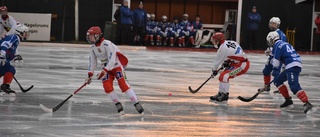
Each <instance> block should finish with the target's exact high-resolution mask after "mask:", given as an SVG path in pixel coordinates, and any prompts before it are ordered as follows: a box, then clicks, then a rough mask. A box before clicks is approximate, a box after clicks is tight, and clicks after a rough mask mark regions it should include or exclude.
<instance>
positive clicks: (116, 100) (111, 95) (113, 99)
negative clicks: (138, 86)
mask: <svg viewBox="0 0 320 137" xmlns="http://www.w3.org/2000/svg"><path fill="white" fill-rule="evenodd" d="M108 96H109V97H110V99H111V100H112V101H113V102H114V103H118V102H119V97H118V95H117V93H116V92H114V91H111V92H110V93H108Z"/></svg>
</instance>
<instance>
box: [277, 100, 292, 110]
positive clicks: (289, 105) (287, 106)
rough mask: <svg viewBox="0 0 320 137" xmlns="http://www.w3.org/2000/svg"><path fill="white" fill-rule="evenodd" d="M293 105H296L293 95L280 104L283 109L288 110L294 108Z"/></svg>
mask: <svg viewBox="0 0 320 137" xmlns="http://www.w3.org/2000/svg"><path fill="white" fill-rule="evenodd" d="M293 107H294V106H293V102H292V99H291V97H289V98H286V101H285V102H284V103H283V104H282V105H280V108H281V110H288V109H292V108H293Z"/></svg>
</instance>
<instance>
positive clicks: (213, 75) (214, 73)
mask: <svg viewBox="0 0 320 137" xmlns="http://www.w3.org/2000/svg"><path fill="white" fill-rule="evenodd" d="M216 75H218V70H212V74H211V77H212V78H213V77H215V76H216Z"/></svg>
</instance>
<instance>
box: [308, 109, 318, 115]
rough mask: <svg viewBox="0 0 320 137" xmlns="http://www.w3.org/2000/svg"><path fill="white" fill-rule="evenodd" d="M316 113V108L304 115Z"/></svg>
mask: <svg viewBox="0 0 320 137" xmlns="http://www.w3.org/2000/svg"><path fill="white" fill-rule="evenodd" d="M316 111H317V108H315V107H313V108H312V109H310V110H309V111H308V112H307V113H306V114H307V115H309V114H312V113H314V112H316Z"/></svg>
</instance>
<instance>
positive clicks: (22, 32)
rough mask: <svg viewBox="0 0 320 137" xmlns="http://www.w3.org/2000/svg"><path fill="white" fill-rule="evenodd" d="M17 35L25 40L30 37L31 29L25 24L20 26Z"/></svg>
mask: <svg viewBox="0 0 320 137" xmlns="http://www.w3.org/2000/svg"><path fill="white" fill-rule="evenodd" d="M15 34H18V35H19V36H20V37H21V38H22V39H23V40H26V39H27V38H28V37H29V28H28V27H27V26H26V25H24V24H18V25H17V28H16V32H15Z"/></svg>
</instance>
